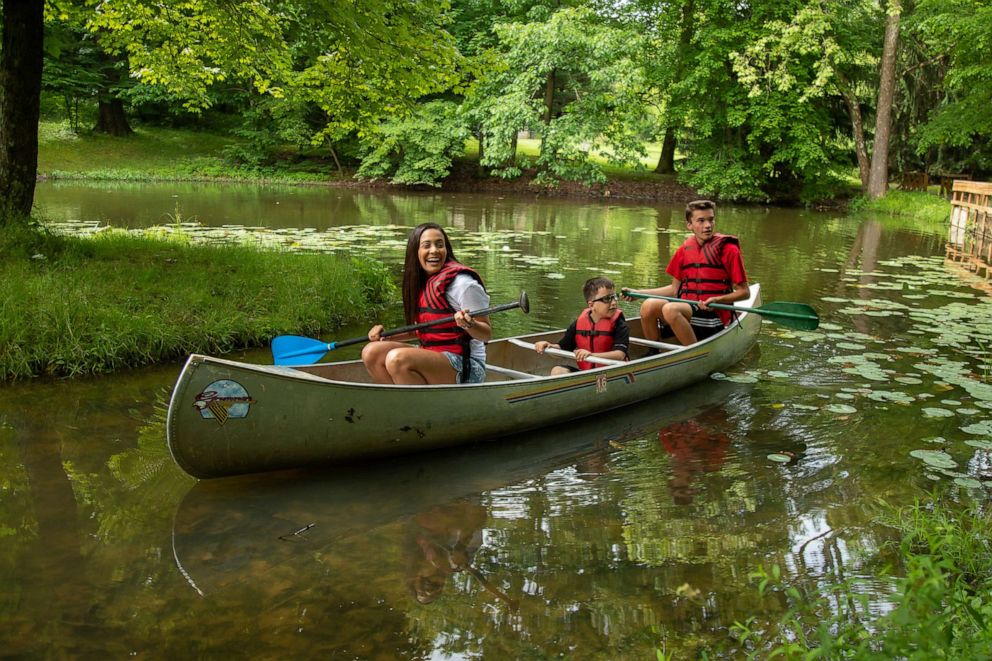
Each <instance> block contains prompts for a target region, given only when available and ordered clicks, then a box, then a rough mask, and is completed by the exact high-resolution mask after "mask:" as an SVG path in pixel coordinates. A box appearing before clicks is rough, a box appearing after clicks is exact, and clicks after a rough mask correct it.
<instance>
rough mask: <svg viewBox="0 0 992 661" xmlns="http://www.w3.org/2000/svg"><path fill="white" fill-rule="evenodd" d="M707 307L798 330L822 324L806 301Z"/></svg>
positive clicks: (666, 298)
mask: <svg viewBox="0 0 992 661" xmlns="http://www.w3.org/2000/svg"><path fill="white" fill-rule="evenodd" d="M620 295H621V296H629V297H630V298H660V299H662V300H664V301H674V302H676V303H688V304H689V305H691V306H693V307H696V306H697V305H698V304H699V302H698V301H688V300H686V299H684V298H672V297H671V296H659V295H657V294H642V293H640V292H636V291H630V290H629V289H621V290H620ZM707 307H711V308H716V309H718V310H734V311H737V312H753V313H755V314H760V315H762V316H765V317H769V318H770V319H771V320H772V321H774V322H777V323H779V324H782V325H783V326H786V327H788V328H795V329H797V330H816V329H817V327H819V325H820V317H819V316H818V315H817V314H816V310H814V309H813V308H812V306H809V305H806V304H805V303H789V302H787V301H772V302H771V303H766V304H765V305H762V306H759V307H756V308H744V307H738V306H736V305H724V304H722V303H713V304H712V305H709V306H707Z"/></svg>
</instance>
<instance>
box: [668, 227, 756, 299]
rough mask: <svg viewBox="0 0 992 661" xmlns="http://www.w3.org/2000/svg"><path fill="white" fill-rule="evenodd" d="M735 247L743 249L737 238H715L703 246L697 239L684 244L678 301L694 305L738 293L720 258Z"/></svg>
mask: <svg viewBox="0 0 992 661" xmlns="http://www.w3.org/2000/svg"><path fill="white" fill-rule="evenodd" d="M728 243H733V244H735V245H737V246H740V244H741V243H740V241H739V240H738V239H737V237H736V236H731V235H729V234H714V235H713V238H712V239H710V240H709V241H707V242H706V243H704V244H703V245H699V241H696V237H694V236H690V237H689V238H688V239H686V241H685V243H684V244H683V246H682V247H683V248H684V252H683V255H684V259H683V260H682V277H681V278H680V279H679V291H678V293H677V294H676V296H678V298H685V299H688V300H690V301H704V300H706V299H707V298H712V297H713V296H719V295H721V294H729V293H730V292H732V291H734V283H732V282H731V281H730V273H728V272H727V269H725V268H724V267H723V261H722V260H721V259H720V255H721V254H722V253H723V247H724V246H725V245H726V244H728Z"/></svg>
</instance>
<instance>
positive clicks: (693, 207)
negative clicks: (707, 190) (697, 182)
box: [685, 200, 716, 222]
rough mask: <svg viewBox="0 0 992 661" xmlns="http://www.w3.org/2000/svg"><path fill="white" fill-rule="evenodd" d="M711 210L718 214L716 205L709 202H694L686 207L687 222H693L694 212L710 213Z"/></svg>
mask: <svg viewBox="0 0 992 661" xmlns="http://www.w3.org/2000/svg"><path fill="white" fill-rule="evenodd" d="M710 209H712V210H713V213H716V203H714V202H710V201H709V200H693V201H692V202H690V203H689V204H687V205H685V221H686V222H689V221H690V220H692V212H693V211H708V210H710Z"/></svg>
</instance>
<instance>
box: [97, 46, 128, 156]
mask: <svg viewBox="0 0 992 661" xmlns="http://www.w3.org/2000/svg"><path fill="white" fill-rule="evenodd" d="M101 60H102V61H103V66H102V67H101V68H100V74H101V82H100V91H99V95H98V97H97V114H96V126H94V127H93V131H95V132H96V133H106V134H108V135H112V136H114V137H117V138H126V137H127V136H129V135H131V134H132V133H134V131H132V130H131V127H130V125H129V124H128V123H127V115H126V114H124V102H123V101H121V99H120V97H119V91H118V90H119V89H120V86H121V68H122V67H123V65H124V62H123V60H121V59H120V58H118V57H116V56H113V55H109V54H104V55H103V57H102V58H101Z"/></svg>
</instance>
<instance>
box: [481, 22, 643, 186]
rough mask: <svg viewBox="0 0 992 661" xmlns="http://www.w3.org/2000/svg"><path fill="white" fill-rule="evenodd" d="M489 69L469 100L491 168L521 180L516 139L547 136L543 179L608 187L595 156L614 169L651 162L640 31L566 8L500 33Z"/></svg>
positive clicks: (505, 26)
mask: <svg viewBox="0 0 992 661" xmlns="http://www.w3.org/2000/svg"><path fill="white" fill-rule="evenodd" d="M494 29H495V33H496V36H497V40H498V43H497V46H496V48H495V49H494V50H492V51H490V52H489V53H487V54H486V57H488V58H489V60H490V66H488V67H487V68H486V72H487V73H486V75H485V76H484V77H482V78H480V79H479V80H478V81H476V83H475V85H474V86H473V88H472V89H471V91H470V93H469V95H468V99H467V101H466V109H467V115H468V117H469V118H470V120H471V122H472V124H473V125H475V126H478V127H479V132H480V133H481V135H482V145H483V149H482V152H483V155H482V159H481V162H482V164H483V165H486V166H490V167H492V168H493V172H494V173H495V174H497V175H500V176H505V177H513V176H516V175H518V174H519V172H520V170H519V168H518V166H517V164H516V162H515V160H514V159H515V154H514V152H513V146H512V145H513V138H514V136H515V135H516V134H517V132H519V131H521V130H525V129H533V130H539V132H540V133H541V137H542V140H543V142H542V147H541V153H540V154H539V155H538V157H537V159H536V160H535V162H534V165H535V166H536V167H537V169H538V173H539V177H538V181H544V182H546V183H553V182H554V181H556V180H559V179H574V180H580V181H585V182H587V183H592V182H598V181H603V180H604V179H605V177H604V176H603V173H602V171H601V170H600V168H599V167H598V166H596V165H595V164H594V163H593V162H592V161H590V159H589V156H590V153H591V152H592V150H593V149H597V150H599V151H600V152H601V153H602V154H603V155H604V156H605V157H606V158H607V159H608V160H609V161H610V162H611V163H614V164H618V165H635V164H637V163H639V160H640V158H641V157H642V156H643V155H644V146H643V140H642V137H641V134H640V130H639V129H640V128H641V127H642V125H643V123H644V121H645V109H644V107H643V105H642V104H640V103H638V95H639V94H640V93H641V92H642V91H643V89H644V78H643V69H642V67H641V66H640V64H639V63H638V61H637V57H636V56H637V54H638V53H639V52H640V49H641V48H642V47H643V45H644V44H643V41H642V40H641V39H640V38H639V37H638V35H637V33H636V32H634V31H633V30H630V29H626V28H616V27H611V26H608V25H605V24H604V23H603V21H602V20H601V19H599V18H598V17H597V16H596V15H595V14H594V13H592V12H591V11H589V10H588V9H573V8H565V9H561V10H559V11H556V12H554V13H551V14H549V15H548V16H547V19H546V20H540V21H532V22H528V23H502V24H497V25H496V26H495V28H494Z"/></svg>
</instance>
